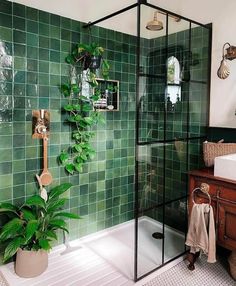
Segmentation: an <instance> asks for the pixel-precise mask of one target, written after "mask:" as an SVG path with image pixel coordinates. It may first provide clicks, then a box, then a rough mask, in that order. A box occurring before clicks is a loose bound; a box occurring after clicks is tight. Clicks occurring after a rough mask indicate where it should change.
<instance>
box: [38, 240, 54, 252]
mask: <svg viewBox="0 0 236 286" xmlns="http://www.w3.org/2000/svg"><path fill="white" fill-rule="evenodd" d="M39 245H40V247H41V248H42V249H44V250H46V251H48V250H50V249H51V248H52V247H51V245H50V243H49V241H48V240H47V239H46V238H41V239H39Z"/></svg>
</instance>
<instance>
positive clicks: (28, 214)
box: [21, 208, 36, 221]
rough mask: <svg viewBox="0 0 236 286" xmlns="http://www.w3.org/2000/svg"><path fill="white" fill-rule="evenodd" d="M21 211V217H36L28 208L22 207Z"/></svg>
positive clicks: (31, 218)
mask: <svg viewBox="0 0 236 286" xmlns="http://www.w3.org/2000/svg"><path fill="white" fill-rule="evenodd" d="M21 213H22V216H23V219H25V220H27V221H28V220H34V219H36V217H35V214H33V213H32V211H31V210H29V209H26V208H22V209H21Z"/></svg>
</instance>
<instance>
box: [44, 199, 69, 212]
mask: <svg viewBox="0 0 236 286" xmlns="http://www.w3.org/2000/svg"><path fill="white" fill-rule="evenodd" d="M67 200H68V199H66V198H62V199H58V198H57V199H56V200H55V201H52V202H50V203H49V205H48V208H47V211H48V213H53V212H54V211H55V210H57V209H59V208H61V207H63V206H64V205H65V203H66V201H67Z"/></svg>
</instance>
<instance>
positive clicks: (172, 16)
mask: <svg viewBox="0 0 236 286" xmlns="http://www.w3.org/2000/svg"><path fill="white" fill-rule="evenodd" d="M157 13H159V14H162V15H166V13H165V12H163V11H160V10H157V11H155V13H154V19H157ZM168 16H169V17H171V18H173V19H174V20H175V22H180V21H181V18H180V17H177V16H174V15H171V14H168Z"/></svg>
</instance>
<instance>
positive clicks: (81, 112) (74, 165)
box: [59, 43, 110, 174]
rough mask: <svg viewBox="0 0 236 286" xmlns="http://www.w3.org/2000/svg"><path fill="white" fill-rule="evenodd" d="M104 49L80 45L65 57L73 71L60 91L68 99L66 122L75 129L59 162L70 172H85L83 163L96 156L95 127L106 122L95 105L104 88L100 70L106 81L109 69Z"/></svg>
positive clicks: (90, 45) (95, 45) (92, 44)
mask: <svg viewBox="0 0 236 286" xmlns="http://www.w3.org/2000/svg"><path fill="white" fill-rule="evenodd" d="M103 52H104V49H103V48H102V47H100V46H99V45H98V44H96V43H91V44H78V45H76V46H75V48H74V49H73V50H72V52H71V54H69V55H68V56H67V57H66V62H67V63H68V64H70V67H71V74H70V78H69V82H68V83H65V84H63V85H62V86H61V91H62V93H63V95H64V96H65V97H66V98H67V99H68V103H67V104H66V105H65V106H63V109H64V111H66V112H67V113H68V115H69V116H68V118H67V122H68V123H69V124H70V126H71V128H72V140H73V143H72V144H71V146H69V147H68V148H67V149H66V150H63V151H62V152H61V154H60V156H59V162H60V163H61V164H62V165H63V166H65V169H66V170H67V172H68V173H70V174H73V173H74V172H82V171H83V169H82V167H83V164H84V163H86V162H87V161H88V160H90V159H93V158H94V155H95V150H94V148H93V147H92V145H91V139H92V137H93V136H94V135H95V133H94V132H93V131H92V128H93V127H94V126H95V125H97V124H98V123H99V122H103V117H102V116H101V113H100V112H99V111H98V110H97V109H96V105H95V102H96V101H97V100H99V99H100V98H101V89H100V87H99V85H98V82H97V80H96V78H97V74H98V71H100V73H101V77H102V78H103V79H104V80H107V79H108V77H109V69H110V66H109V64H108V62H107V60H105V59H104V58H103ZM97 57H99V62H101V66H100V69H99V70H98V65H97V63H96V64H95V63H94V61H95V58H97ZM85 86H86V88H85Z"/></svg>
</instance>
